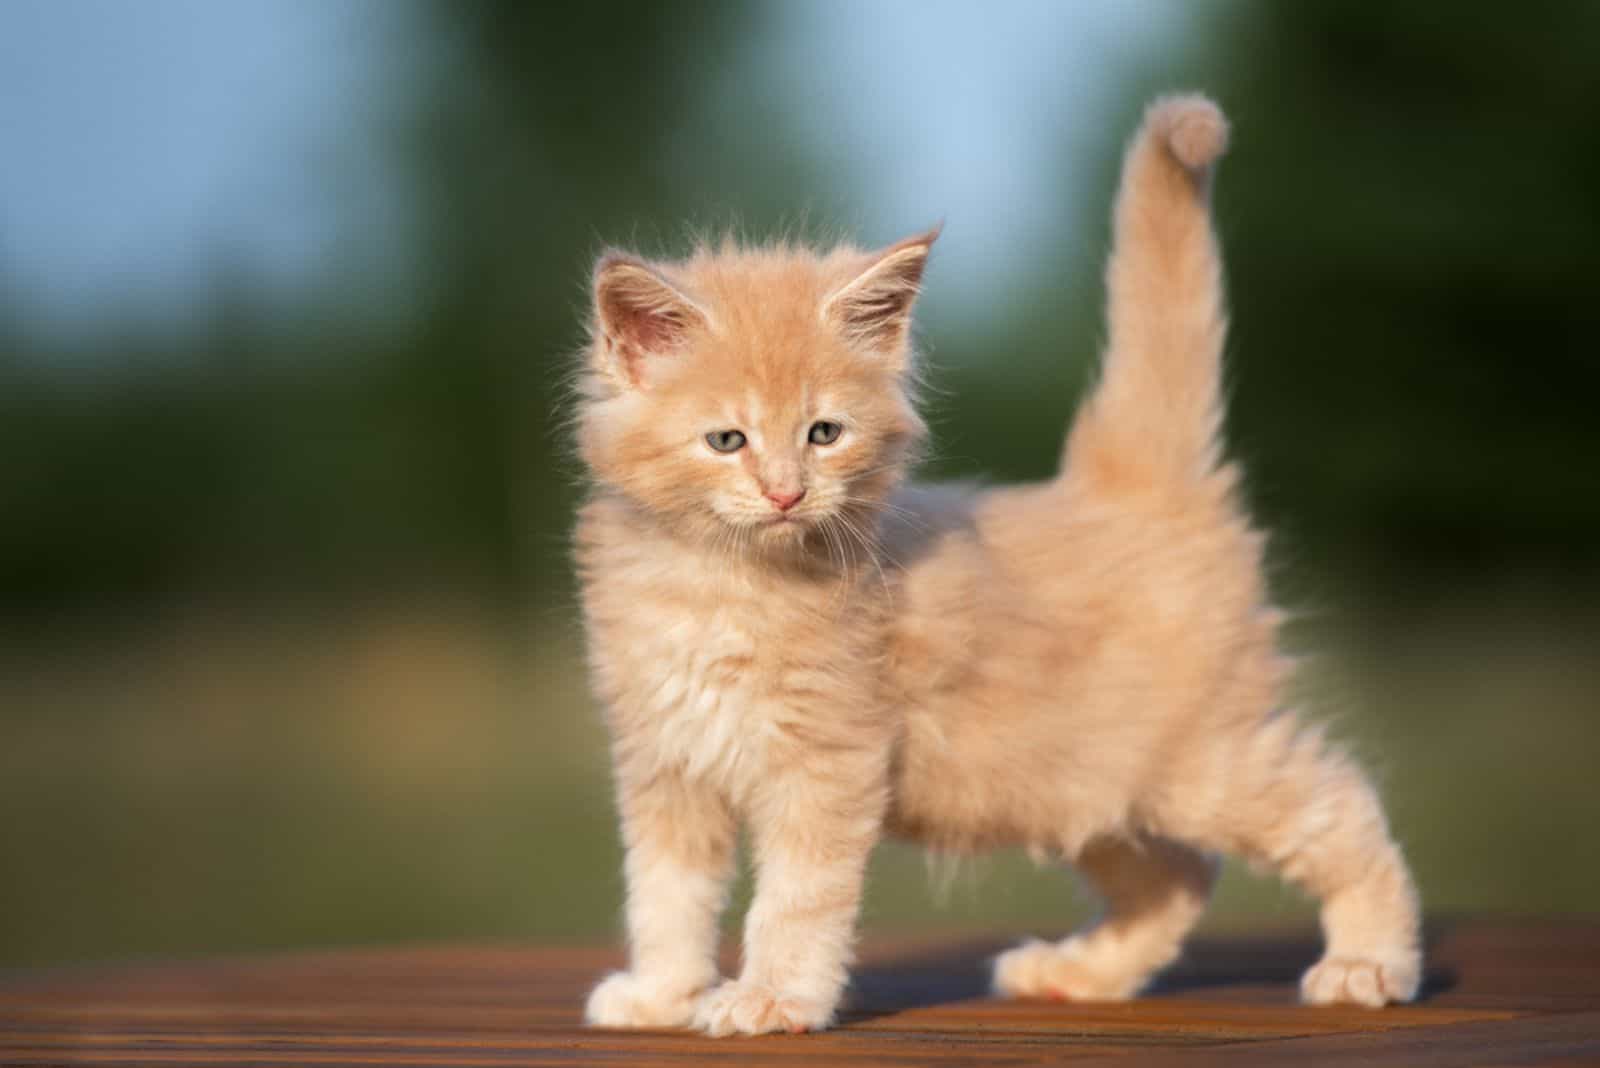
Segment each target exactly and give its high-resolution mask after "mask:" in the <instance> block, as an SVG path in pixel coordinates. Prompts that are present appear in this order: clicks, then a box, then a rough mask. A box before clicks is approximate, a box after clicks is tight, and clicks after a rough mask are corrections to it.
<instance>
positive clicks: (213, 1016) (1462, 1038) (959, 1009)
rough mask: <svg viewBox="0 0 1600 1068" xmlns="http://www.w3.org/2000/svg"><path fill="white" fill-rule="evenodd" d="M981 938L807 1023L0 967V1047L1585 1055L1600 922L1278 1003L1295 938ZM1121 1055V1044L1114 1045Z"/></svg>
mask: <svg viewBox="0 0 1600 1068" xmlns="http://www.w3.org/2000/svg"><path fill="white" fill-rule="evenodd" d="M1001 946H1002V943H1000V942H998V941H983V940H969V941H962V942H954V943H952V942H950V941H948V940H947V941H945V942H943V943H923V944H921V945H916V944H906V943H900V944H885V945H877V946H874V947H869V950H868V952H867V953H866V954H865V959H864V962H863V964H862V966H861V967H860V968H858V969H857V972H856V976H857V977H856V981H855V984H854V986H853V989H852V993H851V997H850V1003H849V1008H848V1009H847V1011H846V1012H845V1013H844V1016H843V1023H842V1025H841V1026H840V1027H839V1028H837V1029H836V1030H833V1031H830V1032H827V1033H825V1034H818V1035H802V1036H768V1037H763V1038H755V1039H750V1038H744V1039H721V1040H711V1039H706V1038H702V1037H699V1036H696V1035H690V1034H678V1033H669V1032H604V1031H589V1030H584V1029H583V1028H582V1027H580V1026H579V1012H580V1006H581V1005H582V1001H583V997H584V994H585V993H586V992H587V991H588V989H589V987H590V985H592V983H593V982H594V981H595V979H596V978H597V977H598V976H599V975H600V974H601V973H602V972H604V971H605V970H607V969H608V968H610V967H614V966H615V964H616V955H615V954H614V953H613V952H609V951H603V950H585V949H534V948H519V947H448V946H447V947H438V948H407V949H394V950H359V951H353V952H340V953H305V954H294V955H281V956H271V957H262V958H253V959H247V960H223V961H211V962H203V963H179V964H138V965H126V966H116V967H95V968H64V969H54V970H48V971H36V972H9V973H0V1064H8V1065H9V1064H83V1065H89V1064H94V1065H100V1064H104V1065H197V1064H226V1065H244V1064H251V1065H443V1064H450V1065H520V1064H528V1065H534V1064H538V1065H544V1064H574V1063H578V1064H673V1065H698V1064H710V1063H730V1064H741V1065H761V1064H785V1065H798V1064H847V1065H867V1064H904V1065H923V1064H938V1065H946V1064H1007V1065H1023V1064H1047V1063H1054V1062H1069V1063H1072V1064H1074V1065H1094V1064H1113V1063H1115V1064H1121V1065H1131V1064H1138V1065H1140V1066H1144V1065H1157V1066H1159V1065H1168V1064H1181V1065H1229V1066H1233V1065H1241V1066H1249V1065H1255V1064H1283V1063H1286V1062H1289V1061H1291V1060H1295V1061H1296V1062H1303V1063H1305V1064H1317V1065H1320V1064H1360V1065H1367V1066H1372V1065H1386V1064H1404V1065H1467V1064H1473V1065H1478V1064H1484V1065H1509V1064H1519V1065H1521V1064H1528V1065H1533V1064H1538V1065H1579V1064H1595V1065H1600V925H1581V924H1580V925H1572V924H1563V925H1557V924H1506V923H1492V924H1491V923H1482V922H1479V923H1460V924H1455V925H1444V926H1442V927H1441V928H1440V929H1438V930H1437V931H1436V932H1435V933H1434V934H1433V936H1432V948H1431V951H1430V959H1429V971H1428V979H1427V985H1426V988H1425V998H1424V1000H1423V1001H1422V1002H1421V1003H1420V1004H1417V1005H1411V1006H1406V1007H1402V1008H1390V1009H1385V1010H1382V1011H1371V1010H1364V1009H1343V1008H1332V1009H1316V1008H1306V1007H1302V1006H1299V1005H1296V1004H1295V1003H1294V990H1295V980H1296V978H1297V977H1298V975H1299V973H1300V972H1301V971H1302V970H1303V969H1304V968H1305V967H1306V966H1307V965H1309V964H1310V963H1311V962H1312V961H1313V960H1314V958H1315V956H1316V944H1315V941H1314V940H1313V939H1311V938H1309V937H1307V938H1297V937H1277V938H1253V939H1248V938H1247V939H1230V940H1222V941H1218V940H1206V939H1201V940H1198V941H1197V942H1196V943H1195V944H1194V945H1193V946H1192V947H1191V949H1190V952H1189V954H1188V957H1187V959H1186V960H1185V962H1184V963H1183V964H1182V965H1180V966H1179V967H1178V968H1177V969H1176V970H1175V971H1174V972H1172V973H1170V975H1169V977H1168V979H1167V980H1166V981H1165V982H1164V983H1163V984H1162V985H1161V987H1160V988H1159V989H1158V990H1156V991H1155V992H1153V993H1152V994H1150V995H1148V996H1146V997H1145V998H1142V999H1140V1000H1138V1001H1135V1002H1130V1003H1126V1004H1121V1005H1088V1004H1059V1003H1048V1002H1003V1001H995V1000H990V999H988V998H987V997H985V996H984V984H985V958H986V957H987V956H988V955H990V954H992V953H993V952H994V951H995V950H997V949H999V948H1001ZM1130 1057H1131V1058H1132V1059H1129V1058H1130Z"/></svg>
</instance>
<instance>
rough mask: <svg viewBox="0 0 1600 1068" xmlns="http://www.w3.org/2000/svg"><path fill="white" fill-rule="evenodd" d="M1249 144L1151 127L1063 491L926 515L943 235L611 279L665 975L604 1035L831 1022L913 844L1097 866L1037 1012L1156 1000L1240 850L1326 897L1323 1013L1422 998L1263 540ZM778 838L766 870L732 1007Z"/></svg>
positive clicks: (1045, 954)
mask: <svg viewBox="0 0 1600 1068" xmlns="http://www.w3.org/2000/svg"><path fill="white" fill-rule="evenodd" d="M1226 134H1227V128H1226V124H1225V121H1224V119H1223V117H1222V115H1221V113H1220V112H1219V111H1218V110H1217V108H1216V107H1215V106H1214V105H1212V104H1211V103H1210V102H1209V101H1207V100H1205V99H1204V98H1201V97H1197V96H1184V97H1172V98H1167V99H1164V100H1161V101H1158V102H1157V103H1156V104H1155V105H1153V106H1152V107H1151V109H1150V111H1149V112H1148V113H1147V115H1146V117H1145V120H1144V124H1143V127H1142V129H1141V130H1140V132H1139V133H1138V135H1137V136H1136V137H1135V139H1134V141H1133V143H1132V145H1131V146H1130V148H1129V150H1128V154H1127V158H1126V161H1125V164H1124V172H1123V178H1122V187H1121V191H1120V193H1119V195H1118V198H1117V206H1116V217H1115V219H1116V236H1115V251H1114V254H1113V256H1112V259H1111V263H1110V266H1109V269H1108V273H1107V280H1108V288H1109V311H1108V316H1109V333H1110V342H1109V346H1108V348H1107V351H1106V353H1105V358H1104V367H1103V370H1102V375H1101V380H1100V382H1099V384H1098V386H1097V387H1096V388H1095V390H1094V392H1093V395H1092V396H1091V397H1090V399H1089V400H1088V402H1087V404H1086V405H1085V406H1084V408H1083V410H1082V412H1080V414H1079V415H1078V417H1077V421H1076V424H1075V425H1074V426H1073V428H1072V431H1071V433H1070V435H1069V436H1068V439H1067V443H1066V448H1065V455H1064V458H1063V463H1062V469H1061V474H1060V475H1059V476H1057V477H1056V478H1055V479H1054V480H1053V481H1050V482H1048V483H1044V484H1041V485H1031V486H1016V487H1007V488H1001V489H994V490H976V489H969V488H957V487H945V488H941V487H926V488H924V487H910V488H901V487H900V482H901V479H902V476H903V475H904V473H905V471H906V468H907V466H908V464H909V463H910V461H911V459H912V458H913V456H914V454H915V451H916V447H917V445H918V443H919V441H920V440H921V439H922V438H923V436H924V426H923V424H922V422H921V420H920V419H919V418H918V416H917V413H916V410H915V408H914V407H913V404H912V395H911V389H910V378H911V371H912V367H911V364H912V353H911V350H910V346H909V342H908V336H907V335H908V332H909V325H910V315H911V308H912V303H913V301H914V299H915V297H916V295H917V290H918V287H919V284H920V282H921V278H922V273H923V266H924V263H925V261H926V260H927V256H928V250H929V248H930V246H931V245H932V244H933V241H934V238H935V236H936V235H935V234H933V233H929V234H924V235H922V236H920V237H913V238H911V239H909V240H906V241H902V242H900V243H899V244H897V245H894V246H892V247H890V248H889V249H887V250H885V251H883V252H878V253H872V254H868V253H863V252H860V251H858V250H856V249H852V248H840V249H835V250H833V251H831V252H828V253H826V254H820V255H819V254H814V253H811V252H808V251H804V250H798V249H793V248H787V247H782V248H766V249H741V248H735V247H732V246H731V245H730V246H725V247H723V248H721V249H719V250H710V249H701V250H699V251H697V252H696V253H695V254H694V255H693V256H691V257H690V258H689V259H688V260H686V261H684V262H679V263H659V264H652V263H646V262H644V261H642V260H639V259H635V258H632V257H630V256H625V255H608V256H606V257H605V258H604V259H602V260H601V261H600V263H599V266H598V268H597V270H596V272H595V276H594V299H595V309H594V321H593V342H592V347H591V350H590V353H589V362H588V364H587V366H586V368H585V370H584V373H583V377H582V397H581V403H580V412H579V443H580V448H581V451H582V454H583V457H584V460H585V461H586V463H587V464H588V466H589V469H590V471H591V472H592V474H593V478H594V484H595V485H594V492H593V495H592V497H591V499H590V500H589V502H588V503H587V504H586V505H585V506H584V509H583V513H582V518H581V520H580V522H579V525H578V530H577V557H578V562H579V565H580V569H581V572H582V579H583V598H584V609H585V613H586V618H587V624H588V631H589V642H590V657H591V661H592V669H593V677H594V684H595V687H596V690H597V691H598V695H599V697H600V699H601V700H602V701H603V702H604V705H605V707H606V710H607V713H608V722H609V726H610V730H611V737H612V742H613V749H614V758H615V770H616V786H617V795H618V806H619V808H620V812H621V820H622V837H623V840H624V842H625V844H626V848H627V863H626V874H627V883H628V901H627V928H628V940H629V946H630V949H631V952H632V963H631V967H630V968H629V970H628V971H625V972H618V973H616V974H614V975H611V976H610V977H608V978H607V979H606V980H605V981H604V982H602V983H601V984H600V985H599V987H597V988H596V989H595V991H594V992H593V994H592V995H591V996H590V998H589V1003H588V1020H589V1022H590V1023H592V1024H596V1025H600V1026H608V1027H662V1026H667V1027H683V1026H688V1027H695V1028H699V1029H700V1030H703V1031H706V1032H708V1033H710V1034H713V1035H726V1034H731V1033H735V1032H744V1033H758V1032H763V1031H776V1030H789V1031H805V1030H810V1029H816V1028H823V1027H827V1026H828V1025H829V1023H830V1022H831V1021H832V1019H833V1016H834V1011H835V1007H836V1006H837V1004H838V1002H839V997H840V993H841V991H842V990H843V988H844V985H845V981H846V969H847V967H848V965H849V963H850V953H851V943H852V939H853V929H854V925H855V918H856V911H857V905H858V902H859V901H860V897H861V886H862V877H863V873H864V871H865V869H866V865H867V856H868V854H869V853H870V852H871V850H872V847H873V844H874V843H875V842H876V841H877V840H878V838H879V837H880V835H882V834H884V833H889V834H894V835H900V836H903V837H907V838H911V839H914V840H917V841H921V842H924V843H927V844H928V845H930V846H933V847H936V848H938V849H940V850H952V851H958V852H973V851H979V850H988V849H994V848H998V847H1002V846H1022V847H1025V848H1027V849H1029V850H1031V851H1033V852H1035V853H1044V854H1048V855H1051V856H1060V857H1062V858H1065V859H1068V860H1070V861H1072V862H1073V863H1074V864H1075V865H1076V866H1077V867H1078V868H1079V869H1080V870H1081V871H1082V872H1083V874H1084V875H1085V876H1086V877H1087V879H1088V881H1089V883H1090V884H1092V886H1093V887H1094V888H1095V889H1096V890H1097V891H1098V893H1099V894H1100V895H1101V896H1102V897H1103V898H1104V901H1105V909H1104V915H1103V916H1102V918H1101V919H1100V920H1099V921H1098V922H1096V923H1095V924H1093V925H1091V926H1090V927H1089V928H1087V929H1086V930H1084V931H1082V932H1080V933H1078V934H1076V935H1073V936H1072V937H1071V938H1068V939H1066V940H1065V941H1062V942H1058V943H1050V942H1040V941H1031V942H1027V943H1025V944H1023V945H1022V946H1020V947H1019V948H1017V949H1014V950H1012V951H1010V952H1008V953H1006V954H1004V955H1003V956H1001V957H1000V958H999V960H998V961H997V963H996V966H995V973H994V985H995V989H996V990H997V991H998V992H1000V993H1001V994H1005V995H1009V996H1018V997H1035V996H1056V997H1067V998H1075V999H1077V998H1081V999H1117V998H1127V997H1130V996H1132V995H1133V994H1135V993H1136V992H1137V991H1138V990H1139V989H1140V988H1141V987H1142V986H1144V985H1145V984H1146V983H1147V982H1148V981H1149V980H1150V978H1151V976H1152V975H1153V974H1154V973H1155V972H1156V971H1157V970H1158V969H1160V968H1161V967H1162V966H1164V965H1166V964H1167V963H1169V962H1170V961H1172V960H1173V958H1174V957H1175V956H1176V955H1177V953H1178V950H1179V946H1180V944H1181V942H1182V940H1183V938H1184V936H1185V934H1186V933H1187V932H1188V930H1189V929H1190V927H1191V926H1192V925H1193V924H1194V923H1195V921H1196V920H1197V919H1198V917H1199V916H1200V913H1201V910H1202V908H1203V907H1204V905H1205V902H1206V898H1207V895H1208V894H1209V892H1210V890H1211V885H1212V882H1213V879H1214V878H1215V873H1216V862H1215V860H1214V859H1213V854H1215V853H1218V852H1229V853H1234V854H1238V855H1241V856H1243V857H1246V858H1249V859H1250V860H1251V861H1253V862H1256V863H1258V864H1262V865H1266V866H1268V867H1270V868H1272V869H1274V870H1276V871H1277V872H1278V873H1280V874H1281V875H1282V876H1284V877H1285V878H1287V879H1289V880H1291V881H1292V882H1294V883H1296V884H1298V885H1299V886H1301V887H1303V888H1305V889H1306V890H1308V891H1309V892H1311V893H1312V894H1315V895H1316V896H1317V897H1319V898H1320V899H1321V901H1322V924H1323V929H1324V932H1325V934H1326V938H1327V952H1326V955H1325V956H1324V957H1323V959H1322V961H1321V962H1320V963H1318V964H1317V965H1316V966H1315V967H1313V968H1312V969H1311V970H1310V971H1309V972H1307V973H1306V976H1305V978H1304V980H1303V982H1302V984H1301V990H1302V993H1303V995H1304V997H1305V998H1306V1000H1308V1001H1312V1002H1356V1003H1360V1004H1363V1005H1383V1004H1384V1003H1386V1002H1390V1001H1404V1000H1407V999H1409V998H1411V997H1412V996H1413V995H1414V994H1415V993H1416V990H1417V984H1418V979H1419V975H1420V967H1421V961H1420V953H1419V948H1418V921H1417V898H1416V894H1415V891H1414V890H1413V888H1412V884H1411V879H1410V877H1409V875H1408V874H1407V871H1406V867H1405V864H1404V862H1403V861H1402V859H1401V856H1400V851H1399V849H1398V848H1397V847H1396V845H1395V843H1394V842H1393V841H1392V840H1391V839H1390V837H1389V833H1388V829H1387V827H1386V824H1385V820H1384V815H1383V811H1382V809H1381V808H1380V807H1379V802H1378V799H1377V797H1376V796H1375V795H1374V793H1373V790H1372V788H1371V786H1369V785H1368V783H1367V781H1366V779H1365V778H1364V777H1363V776H1362V774H1361V772H1360V771H1359V770H1357V768H1356V767H1355V766H1354V765H1353V764H1352V763H1351V762H1350V761H1349V760H1348V759H1347V758H1346V757H1345V756H1343V755H1341V754H1340V753H1339V752H1337V751H1336V750H1333V749H1331V748H1330V747H1329V746H1328V745H1327V744H1326V743H1325V742H1324V740H1323V738H1322V735H1321V733H1320V732H1319V731H1318V730H1317V729H1316V728H1314V727H1308V726H1305V725H1303V724H1302V723H1300V722H1298V721H1297V719H1296V718H1295V716H1294V714H1293V713H1292V712H1291V711H1289V710H1288V709H1286V708H1284V706H1283V704H1282V702H1283V700H1284V696H1283V692H1284V685H1285V682H1286V677H1287V667H1286V663H1285V661H1284V660H1283V659H1282V658H1281V657H1280V655H1279V653H1278V651H1277V649H1276V646H1275V637H1274V631H1275V628H1276V624H1277V622H1278V618H1279V617H1278V614H1277V613H1276V612H1275V611H1274V609H1273V608H1272V607H1271V605H1270V604H1269V603H1268V601H1267V593H1266V590H1265V587H1264V584H1263V581H1262V577H1261V554H1262V539H1261V536H1260V535H1259V534H1257V533H1256V532H1255V531H1254V530H1253V529H1252V528H1251V526H1250V524H1249V522H1248V521H1247V519H1246V518H1245V516H1244V514H1243V512H1242V511H1241V508H1240V505H1239V502H1238V498H1237V485H1238V471H1237V468H1235V467H1234V466H1232V465H1231V464H1228V463H1226V462H1225V461H1224V460H1223V459H1222V457H1221V456H1220V449H1219V445H1218V440H1217V435H1218V426H1219V422H1220V419H1221V400H1220V395H1219V384H1218V383H1219V373H1220V366H1219V364H1220V353H1221V348H1222V341H1223V334H1224V316H1223V308H1222V291H1221V266H1220V263H1219V260H1218V253H1217V246H1216V242H1215V239H1214V237H1213V235H1212V231H1211V227H1210V222H1209V220H1208V215H1207V206H1206V205H1207V194H1208V186H1209V181H1210V167H1211V164H1212V163H1213V161H1214V160H1215V159H1216V158H1217V157H1218V156H1219V155H1220V154H1221V152H1222V150H1223V148H1224V143H1225V141H1226ZM741 821H742V822H743V824H744V825H745V826H746V827H747V828H748V831H749V835H750V843H751V846H752V849H753V852H754V860H755V865H756V869H757V872H758V875H757V883H756V891H755V899H754V903H753V904H752V906H751V908H750V912H749V915H748V917H747V918H746V923H745V933H744V968H743V972H742V973H741V974H740V976H739V977H738V978H737V979H732V980H722V979H720V978H719V976H718V974H717V967H716V963H715V960H714V951H715V948H716V942H717V921H718V914H719V913H720V911H721V910H722V909H723V907H724V904H725V902H726V892H727V886H728V880H729V876H730V873H731V872H732V870H733V866H734V849H735V841H736V837H737V828H738V826H739V824H740V822H741Z"/></svg>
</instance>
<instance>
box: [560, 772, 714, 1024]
mask: <svg viewBox="0 0 1600 1068" xmlns="http://www.w3.org/2000/svg"><path fill="white" fill-rule="evenodd" d="M617 778H618V785H617V793H618V809H619V810H620V813H621V816H622V837H623V842H624V844H625V846H626V848H627V862H626V865H625V871H626V875H627V882H628V906H627V917H628V948H629V955H630V966H629V969H628V970H627V971H625V972H614V973H612V974H611V975H609V976H607V977H606V978H605V979H604V980H603V981H602V982H601V983H600V985H599V986H597V987H595V989H594V991H593V993H591V994H590V995H589V1004H588V1007H587V1008H586V1010H585V1012H584V1018H585V1020H586V1021H587V1022H588V1023H589V1024H590V1025H591V1026H595V1027H686V1026H688V1025H689V1023H690V1022H691V1021H692V1020H693V1019H694V1012H695V1006H696V1003H697V999H698V998H699V997H700V996H701V995H702V994H703V993H704V992H705V991H706V990H707V989H708V988H710V987H711V986H712V984H714V983H715V982H716V981H717V964H716V950H717V919H718V916H719V915H720V914H721V912H722V909H723V906H724V905H725V904H726V900H727V891H728V882H729V878H730V876H731V875H732V870H733V851H734V844H735V842H736V840H737V828H736V826H735V824H734V821H733V816H732V813H731V812H730V811H729V809H728V806H727V805H726V803H725V802H724V801H723V799H722V798H721V797H719V796H718V795H717V794H715V793H714V792H712V791H711V790H710V789H709V788H707V787H706V786H704V785H703V784H699V783H694V782H690V781H688V780H685V779H683V778H682V777H681V776H678V775H676V774H672V773H666V774H663V773H659V772H658V773H652V774H650V775H649V776H648V777H647V778H644V779H643V781H638V782H635V781H631V777H630V776H629V775H628V774H627V771H626V769H623V768H619V769H618V775H617Z"/></svg>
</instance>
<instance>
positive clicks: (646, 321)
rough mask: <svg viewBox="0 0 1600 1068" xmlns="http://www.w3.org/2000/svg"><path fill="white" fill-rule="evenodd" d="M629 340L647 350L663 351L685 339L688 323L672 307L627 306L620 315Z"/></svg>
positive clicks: (621, 323) (620, 321)
mask: <svg viewBox="0 0 1600 1068" xmlns="http://www.w3.org/2000/svg"><path fill="white" fill-rule="evenodd" d="M618 319H619V325H621V327H622V330H623V332H624V334H625V335H626V337H627V340H628V341H631V342H632V343H633V345H634V346H635V347H637V348H639V349H641V350H643V351H645V352H651V353H662V352H667V351H669V350H671V349H673V348H675V347H676V346H677V344H678V342H680V341H682V340H683V334H684V331H685V330H686V329H687V327H688V323H687V322H685V321H684V317H683V315H682V313H680V312H675V311H673V310H671V309H666V308H663V309H648V308H638V307H634V308H627V309H624V310H622V312H621V314H620V315H619V316H618Z"/></svg>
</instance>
